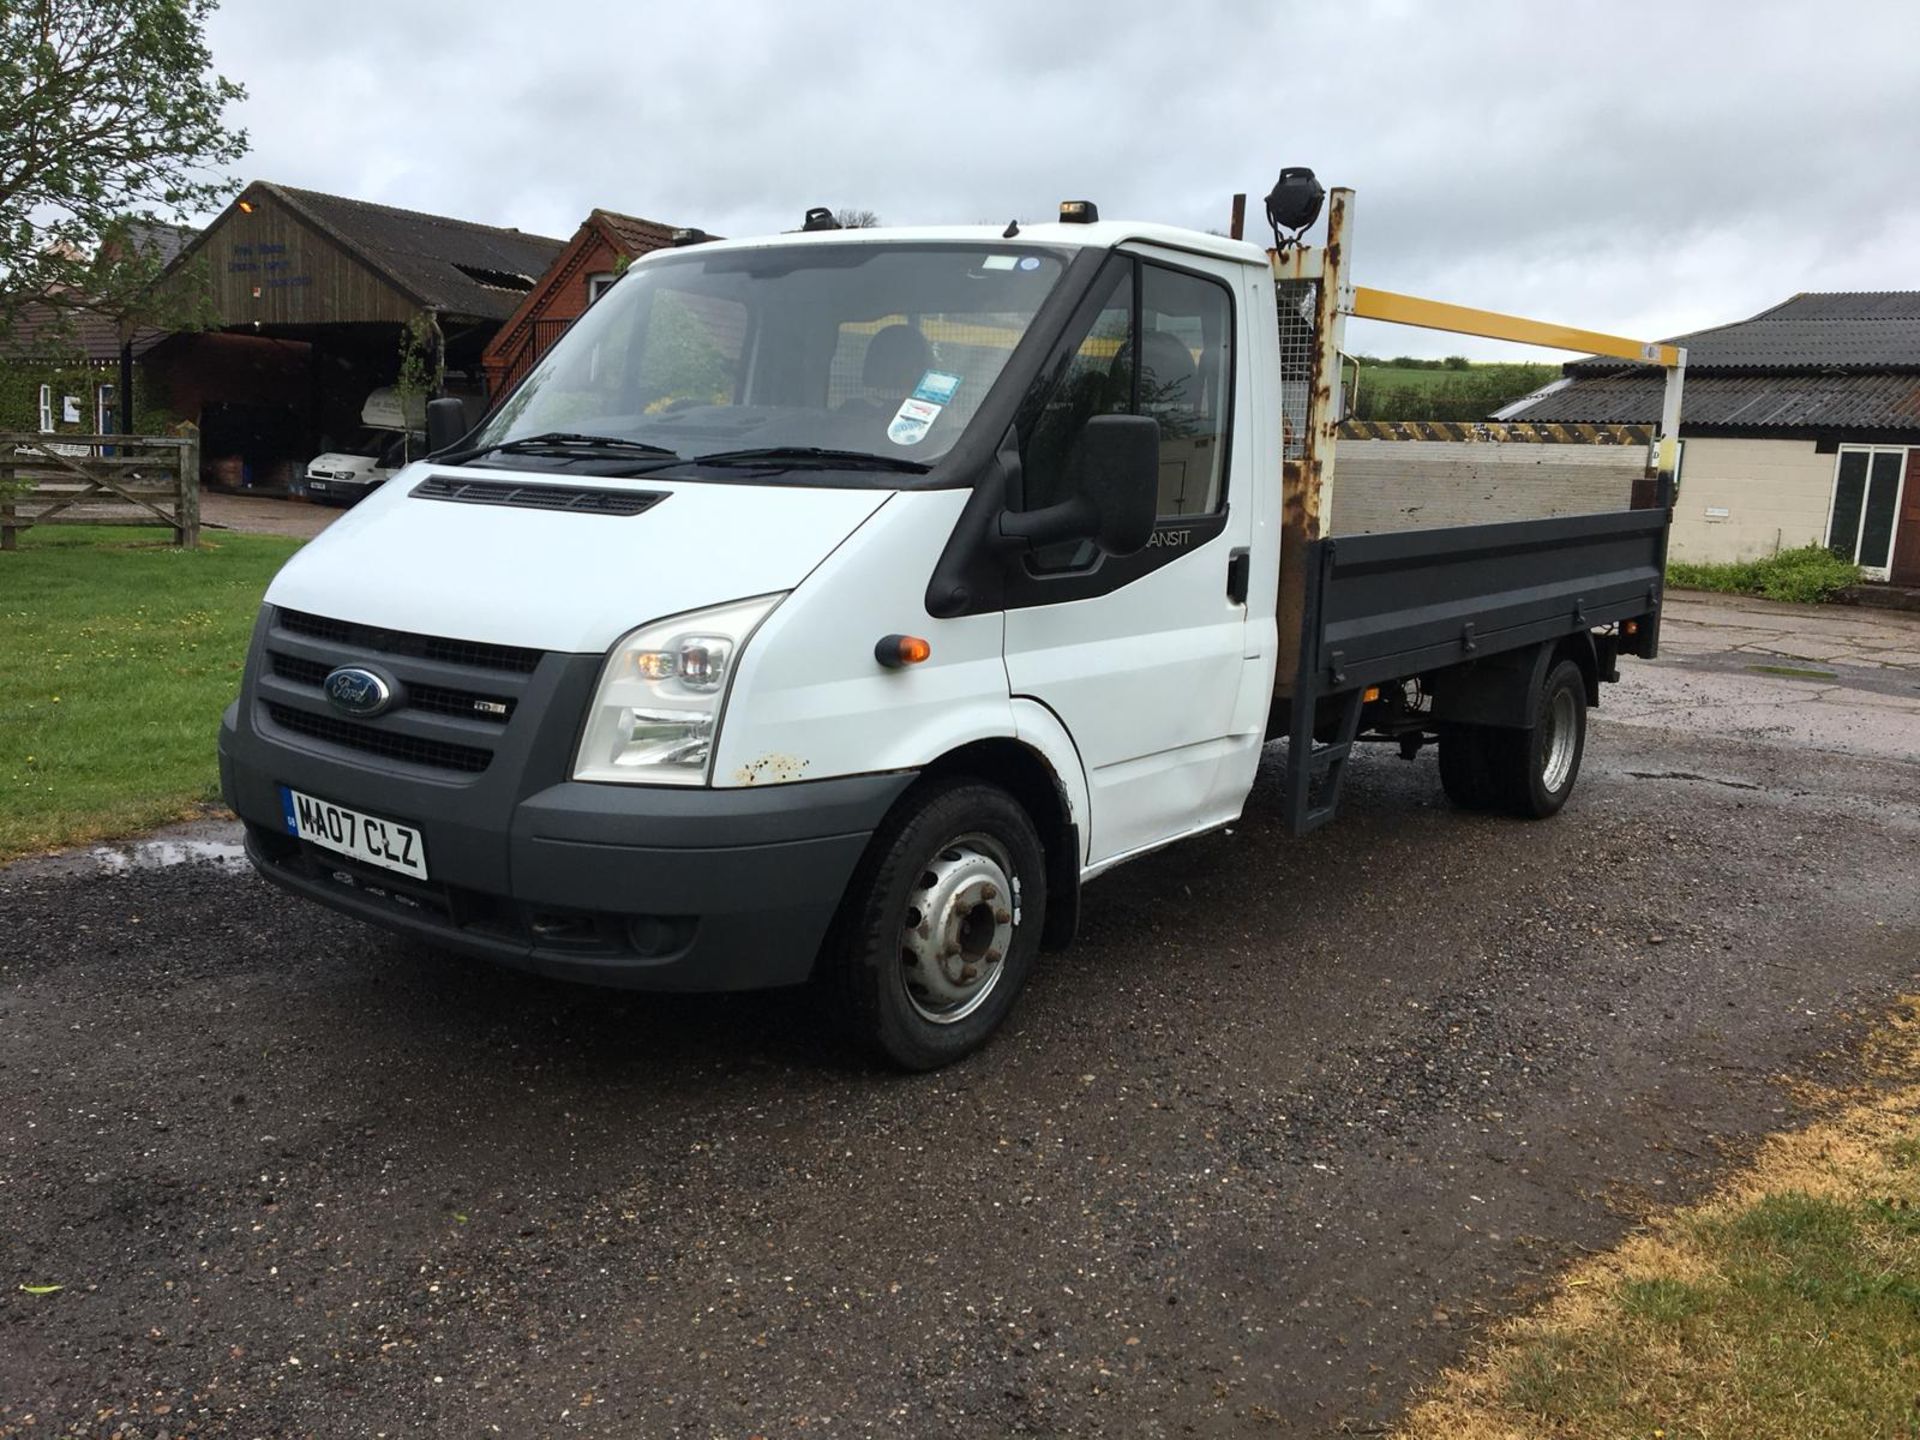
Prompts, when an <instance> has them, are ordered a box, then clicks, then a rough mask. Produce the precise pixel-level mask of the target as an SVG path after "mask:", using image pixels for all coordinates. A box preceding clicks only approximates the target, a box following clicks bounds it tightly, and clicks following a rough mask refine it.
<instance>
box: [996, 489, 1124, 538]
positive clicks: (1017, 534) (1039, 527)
mask: <svg viewBox="0 0 1920 1440" xmlns="http://www.w3.org/2000/svg"><path fill="white" fill-rule="evenodd" d="M1099 527H1100V516H1099V514H1098V512H1097V511H1096V510H1095V509H1094V506H1093V502H1092V501H1090V500H1088V499H1087V498H1086V497H1084V496H1076V497H1075V498H1074V499H1072V500H1063V501H1061V502H1060V503H1059V504H1058V505H1049V506H1047V507H1046V508H1045V509H1044V510H1002V511H1001V512H1000V539H1001V541H1002V542H1003V543H1004V544H1007V545H1051V544H1054V543H1055V542H1056V541H1060V540H1084V539H1086V538H1087V537H1088V536H1090V535H1092V534H1093V533H1094V532H1095V531H1096V530H1098V529H1099Z"/></svg>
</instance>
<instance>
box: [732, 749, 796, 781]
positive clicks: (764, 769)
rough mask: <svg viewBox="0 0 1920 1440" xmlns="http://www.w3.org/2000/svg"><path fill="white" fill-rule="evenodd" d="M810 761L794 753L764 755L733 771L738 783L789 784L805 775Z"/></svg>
mask: <svg viewBox="0 0 1920 1440" xmlns="http://www.w3.org/2000/svg"><path fill="white" fill-rule="evenodd" d="M808 763H809V762H808V761H805V760H802V759H800V758H799V757H798V756H794V755H762V756H761V757H760V758H759V759H758V760H749V761H748V762H747V763H746V764H744V765H742V766H741V767H740V768H739V769H738V770H736V771H734V772H733V783H734V784H736V785H787V784H790V783H792V782H793V781H795V780H799V779H803V778H804V777H805V773H806V768H807V765H808Z"/></svg>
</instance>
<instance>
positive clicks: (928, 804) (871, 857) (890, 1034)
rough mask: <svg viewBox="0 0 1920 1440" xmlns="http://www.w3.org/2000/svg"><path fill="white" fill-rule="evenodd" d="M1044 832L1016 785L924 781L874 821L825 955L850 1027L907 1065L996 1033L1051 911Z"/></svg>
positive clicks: (915, 1066)
mask: <svg viewBox="0 0 1920 1440" xmlns="http://www.w3.org/2000/svg"><path fill="white" fill-rule="evenodd" d="M1046 908H1047V880H1046V859H1045V853H1044V851H1043V849H1042V847H1041V844H1040V836H1039V834H1038V832H1037V831H1035V829H1034V826H1033V821H1032V820H1031V819H1030V818H1029V817H1028V815H1027V812H1026V810H1025V809H1024V808H1023V807H1022V806H1021V805H1020V803H1019V802H1018V801H1017V800H1015V799H1014V798H1013V797H1012V796H1011V795H1009V794H1008V793H1007V792H1006V791H1004V790H1002V789H1000V788H999V787H998V786H995V785H990V784H987V783H985V782H983V781H979V780H973V779H967V778H962V777H956V778H952V779H945V780H931V781H925V782H922V783H921V784H918V785H915V786H914V787H913V788H912V789H911V790H909V791H908V792H907V793H906V794H905V795H903V796H902V797H901V798H900V800H899V802H898V803H897V804H896V805H895V806H894V808H893V810H892V811H891V812H890V813H889V814H888V816H887V818H886V819H885V820H883V821H882V822H881V824H880V828H879V829H878V830H876V831H875V832H874V836H873V840H872V842H871V843H870V844H869V845H868V847H867V853H866V854H865V856H863V857H862V859H861V861H860V865H859V867H858V868H857V869H856V870H855V871H854V876H853V879H852V881H851V882H850V883H849V884H848V886H847V893H846V896H845V898H844V899H843V900H842V901H841V905H840V912H839V914H838V916H837V917H836V918H835V921H834V925H833V930H832V932H831V933H830V934H829V936H828V939H827V947H826V951H825V953H824V954H823V955H822V957H821V959H822V964H823V966H824V968H825V978H826V979H827V980H828V981H829V982H830V986H831V988H830V992H829V993H830V994H831V996H832V1003H833V1004H834V1006H835V1009H836V1010H837V1012H838V1015H839V1018H840V1020H841V1021H842V1023H843V1024H844V1025H845V1027H846V1028H847V1030H848V1031H849V1032H850V1034H851V1035H852V1037H853V1038H854V1039H855V1040H856V1041H858V1042H859V1043H861V1044H862V1045H863V1046H865V1047H866V1048H867V1049H869V1050H871V1051H874V1052H875V1053H877V1054H879V1055H882V1056H884V1057H885V1058H886V1059H888V1060H889V1061H891V1062H892V1063H893V1064H895V1065H898V1066H900V1067H901V1068H902V1069H906V1070H935V1069H938V1068H939V1067H940V1066H942V1065H950V1064H952V1063H953V1062H954V1061H955V1060H958V1059H960V1058H961V1057H963V1056H965V1055H969V1054H971V1053H973V1051H975V1050H977V1049H979V1048H980V1046H982V1045H983V1044H985V1043H986V1041H987V1038H988V1037H989V1036H990V1035H992V1034H993V1032H994V1031H995V1030H996V1029H997V1028H999V1025H1000V1022H1001V1021H1002V1020H1004V1019H1005V1018H1006V1017H1007V1015H1008V1013H1009V1012H1010V1011H1011V1010H1012V1009H1013V1004H1014V1001H1015V999H1016V998H1018V996H1019V994H1020V990H1021V988H1022V987H1023V986H1024V985H1025V984H1026V983H1027V978H1028V976H1029V975H1031V974H1032V972H1033V965H1034V960H1035V958H1036V957H1037V956H1038V954H1039V951H1040V932H1041V928H1042V925H1043V922H1044V921H1045V919H1046Z"/></svg>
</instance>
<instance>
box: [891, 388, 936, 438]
mask: <svg viewBox="0 0 1920 1440" xmlns="http://www.w3.org/2000/svg"><path fill="white" fill-rule="evenodd" d="M941 408H942V407H941V406H938V405H930V404H928V403H927V402H926V401H925V400H915V399H914V398H913V397H911V396H909V397H907V398H906V399H905V400H902V401H901V402H900V408H899V409H898V410H896V411H895V412H894V415H893V422H892V423H891V424H890V425H888V426H887V439H889V440H891V441H892V442H893V443H894V444H896V445H918V444H919V443H920V442H921V441H922V440H924V439H926V438H927V431H928V430H930V429H932V428H933V422H934V421H936V420H938V419H939V418H940V411H941Z"/></svg>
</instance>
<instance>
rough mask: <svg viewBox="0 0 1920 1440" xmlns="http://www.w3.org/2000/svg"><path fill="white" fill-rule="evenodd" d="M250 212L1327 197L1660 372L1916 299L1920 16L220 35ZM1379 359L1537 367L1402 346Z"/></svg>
mask: <svg viewBox="0 0 1920 1440" xmlns="http://www.w3.org/2000/svg"><path fill="white" fill-rule="evenodd" d="M209 40H210V43H211V45H212V48H213V52H214V59H215V62H216V65H217V66H218V68H219V69H220V70H221V71H222V73H224V74H226V75H227V76H229V77H230V78H232V79H235V80H238V81H240V82H241V83H242V84H244V85H245V86H246V87H247V89H248V91H249V92H250V94H249V98H248V99H247V101H246V102H245V104H244V105H243V106H241V107H240V108H239V112H238V114H237V115H236V116H235V118H236V119H237V120H238V121H239V122H240V123H241V124H244V125H245V126H246V127H247V129H248V130H249V131H250V132H251V135H252V142H253V149H252V153H251V154H250V155H249V156H248V158H247V159H246V160H245V161H244V162H243V163H242V165H241V167H240V171H241V175H242V177H243V178H246V179H269V180H277V181H281V182H283V183H286V184H292V185H300V186H306V187H309V188H312V189H316V190H326V191H331V192H334V193H336V194H341V195H351V196H357V197H360V198H363V199H369V200H378V201H382V202H385V203H388V204H394V205H402V206H406V207H409V208H412V209H420V210H429V211H437V212H440V213H444V214H449V215H456V216H460V217H462V218H466V219H472V220H483V221H487V222H490V223H494V224H501V225H515V226H518V227H520V228H521V229H523V230H530V231H536V232H540V233H545V234H548V235H554V236H560V237H565V236H568V235H570V234H572V233H573V230H574V228H575V227H576V226H577V225H578V223H579V222H580V220H581V219H582V218H583V217H584V216H585V215H586V213H587V212H588V211H589V210H591V209H592V208H593V207H595V206H604V207H606V208H608V209H613V210H623V211H626V212H628V213H631V214H636V215H643V216H646V217H648V218H651V219H655V220H660V221H664V222H667V223H669V224H676V225H681V224H684V225H699V226H702V227H704V228H706V229H708V230H712V231H715V232H718V233H723V234H729V235H744V234H752V233H755V232H764V231H769V230H781V229H790V228H792V227H793V226H795V225H796V224H797V223H798V221H799V218H800V215H801V213H802V211H803V210H804V209H805V208H806V207H807V206H809V205H815V204H824V205H831V206H842V205H852V206H859V207H864V208H868V209H872V210H875V211H877V212H878V213H879V214H880V216H881V217H882V219H883V220H885V221H887V222H890V223H897V224H927V223H940V222H973V221H980V220H996V221H997V220H1001V219H1005V218H1008V217H1011V216H1016V215H1017V216H1020V217H1022V218H1045V217H1048V216H1050V215H1051V214H1052V213H1053V211H1054V209H1055V206H1056V205H1057V204H1058V202H1059V201H1060V200H1061V199H1063V198H1068V197H1075V198H1077V197H1086V198H1090V199H1093V200H1095V201H1097V202H1098V203H1099V205H1100V208H1101V212H1102V214H1103V215H1105V216H1106V217H1108V218H1116V217H1127V218H1139V219H1151V220H1161V221H1168V222H1172V223H1176V224H1184V225H1193V226H1198V227H1202V228H1215V229H1225V228H1226V224H1227V215H1228V206H1229V203H1230V197H1231V195H1232V194H1233V192H1234V191H1236V190H1245V191H1247V192H1249V193H1250V194H1251V195H1252V196H1253V197H1254V198H1253V201H1252V207H1251V208H1252V211H1253V213H1254V214H1255V215H1257V214H1258V211H1259V197H1260V196H1261V195H1263V194H1265V192H1266V191H1267V189H1268V188H1269V187H1270V186H1271V184H1272V182H1273V177H1274V175H1275V174H1276V173H1277V171H1278V170H1279V167H1280V166H1282V165H1291V164H1304V165H1311V166H1312V167H1313V168H1314V169H1315V170H1316V171H1317V172H1318V173H1319V175H1320V178H1321V179H1322V181H1323V182H1325V183H1327V184H1328V185H1334V184H1340V185H1348V186H1352V187H1353V188H1354V189H1355V190H1357V191H1358V201H1357V211H1356V221H1357V227H1356V233H1355V242H1354V266H1355V269H1354V274H1355V277H1356V278H1357V279H1358V281H1359V283H1362V284H1367V285H1373V286H1377V287H1380V288H1383V289H1389V290H1403V291H1411V292H1414V293H1418V294H1424V295H1431V296H1433V297H1435V298H1439V299H1446V300H1454V301H1458V302H1460V303H1463V304H1469V305H1479V306H1484V307H1487V308H1492V309H1501V310H1508V311H1516V312H1519V313H1523V314H1533V315H1538V316H1541V317H1543V318H1547V319H1554V320H1561V321H1564V322H1566V323H1569V324H1577V325H1583V326H1587V327H1589V328H1594V329H1604V330H1612V331H1617V332H1620V333H1624V334H1628V335H1633V336H1654V335H1659V336H1664V335H1669V334H1674V333H1678V332H1681V331H1685V330H1689V329H1694V328H1698V327H1700V326H1703V325H1711V324H1717V323H1721V322H1724V321H1728V320H1734V319H1739V318H1741V317H1743V316H1746V315H1749V314H1751V313H1753V312H1754V311H1756V310H1759V309H1761V308H1763V307H1765V306H1766V305H1769V304H1772V303H1774V302H1775V301H1778V300H1781V299H1784V298H1786V297H1787V296H1788V295H1791V294H1793V293H1795V292H1796V291H1800V290H1834V289H1915V288H1920V5H1916V4H1914V3H1913V0H1904V3H1894V0H1890V3H1879V4H1876V3H1847V0H1828V3H1822V4H1812V3H1807V0H1800V3H1795V4H1774V3H1755V0H1747V3H1688V0H1667V3H1664V4H1658V3H1655V4H1640V3H1622V0H1611V3H1606V4H1599V3H1591V4H1589V3H1579V4H1575V3H1564V0H1551V3H1550V0H1533V3H1519V0H1515V3H1462V0H1450V3H1439V0H1432V3H1411V0H1407V3H1391V0H1378V3H1337V4H1317V5H1307V4H1287V3H1266V4H1256V3H1211V4H1210V3H1205V0H1183V3H1179V4H1144V3H1131V0H1101V3H1093V4H1083V3H1077V0H1076V3H1065V0H1010V3H1007V0H964V3H956V4H947V5H916V4H904V3H896V4H893V5H866V4H851V3H836V0H809V3H790V4H780V3H771V0H768V3H757V4H726V3H715V0H707V3H701V0H676V3H672V4H665V3H639V4H620V3H608V0H596V3H585V0H540V3H537V4H536V3H529V0H515V3H502V0H466V3H463V4H460V5H457V6H456V5H451V4H424V3H419V0H226V3H225V8H224V9H222V10H221V11H220V12H219V14H218V15H217V16H216V18H215V20H214V23H213V26H212V29H211V32H210V36H209ZM1349 348H1350V349H1353V350H1357V351H1364V352H1370V353H1382V354H1393V353H1403V352H1410V353H1417V354H1444V353H1448V352H1450V351H1455V350H1461V349H1467V350H1470V351H1471V352H1472V353H1475V354H1479V355H1484V356H1487V357H1488V358H1521V357H1520V356H1519V355H1518V354H1517V353H1516V352H1515V351H1514V349H1513V348H1512V347H1506V346H1501V345H1497V344H1479V345H1474V344H1464V343H1462V342H1460V341H1458V340H1454V339H1451V338H1449V337H1445V336H1422V335H1421V334H1420V333H1419V332H1415V331H1407V330H1402V329H1399V328H1398V327H1382V326H1366V327H1356V329H1355V330H1353V331H1350V333H1349Z"/></svg>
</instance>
